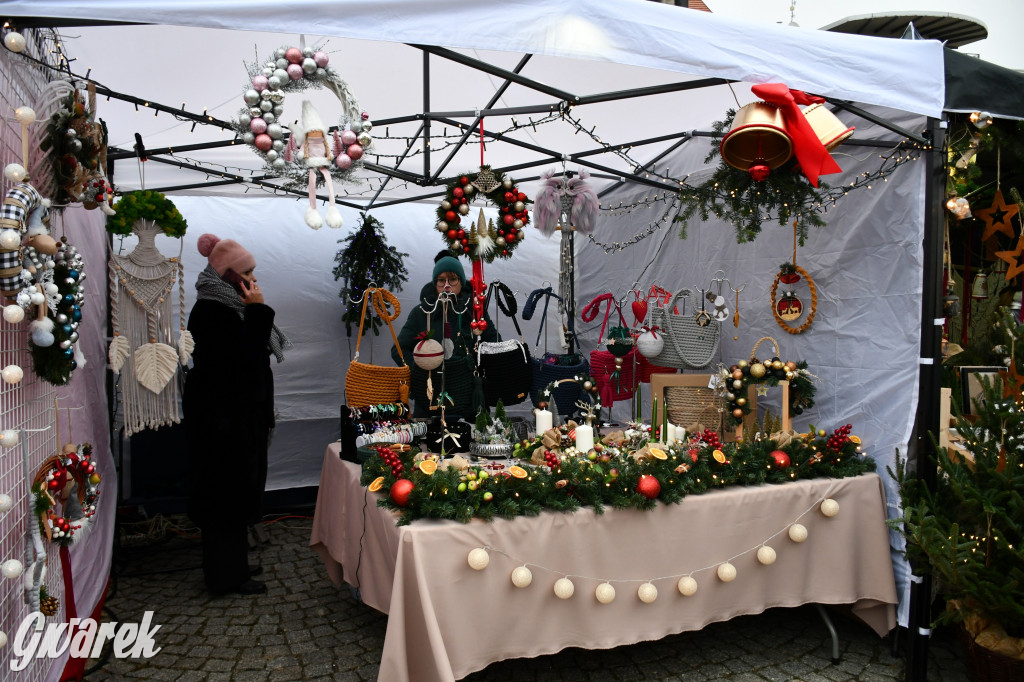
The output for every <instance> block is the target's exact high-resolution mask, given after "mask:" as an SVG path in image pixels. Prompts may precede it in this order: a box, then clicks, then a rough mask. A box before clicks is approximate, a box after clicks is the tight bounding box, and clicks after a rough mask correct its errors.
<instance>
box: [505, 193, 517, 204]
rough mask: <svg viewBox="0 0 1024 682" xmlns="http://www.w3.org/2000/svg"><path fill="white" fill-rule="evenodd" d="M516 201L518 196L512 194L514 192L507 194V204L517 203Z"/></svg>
mask: <svg viewBox="0 0 1024 682" xmlns="http://www.w3.org/2000/svg"><path fill="white" fill-rule="evenodd" d="M515 199H516V195H514V194H512V192H505V202H506V203H509V204H511V203H512V202H513V201H515Z"/></svg>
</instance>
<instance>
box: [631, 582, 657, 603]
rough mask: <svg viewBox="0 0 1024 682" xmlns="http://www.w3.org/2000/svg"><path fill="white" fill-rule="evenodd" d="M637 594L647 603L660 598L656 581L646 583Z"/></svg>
mask: <svg viewBox="0 0 1024 682" xmlns="http://www.w3.org/2000/svg"><path fill="white" fill-rule="evenodd" d="M636 596H637V597H639V598H640V601H642V602H643V603H645V604H653V603H654V602H655V601H656V600H657V599H658V588H657V587H655V586H654V583H650V582H647V583H644V584H643V585H641V586H640V589H638V590H637V591H636Z"/></svg>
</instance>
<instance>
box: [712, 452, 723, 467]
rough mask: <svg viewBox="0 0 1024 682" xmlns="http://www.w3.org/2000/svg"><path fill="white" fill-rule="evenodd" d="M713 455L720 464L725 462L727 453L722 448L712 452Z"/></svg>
mask: <svg viewBox="0 0 1024 682" xmlns="http://www.w3.org/2000/svg"><path fill="white" fill-rule="evenodd" d="M711 456H712V457H714V458H715V461H716V462H718V463H719V464H725V453H724V452H722V451H721V450H715V451H714V452H712V453H711Z"/></svg>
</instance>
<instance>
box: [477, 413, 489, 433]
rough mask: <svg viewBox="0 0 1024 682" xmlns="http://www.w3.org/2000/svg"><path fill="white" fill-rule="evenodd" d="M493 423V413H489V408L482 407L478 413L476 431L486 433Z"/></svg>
mask: <svg viewBox="0 0 1024 682" xmlns="http://www.w3.org/2000/svg"><path fill="white" fill-rule="evenodd" d="M490 425H491V415H490V414H488V413H487V409H486V408H484V407H481V408H480V411H479V412H477V413H476V432H477V433H484V432H486V431H487V427H488V426H490Z"/></svg>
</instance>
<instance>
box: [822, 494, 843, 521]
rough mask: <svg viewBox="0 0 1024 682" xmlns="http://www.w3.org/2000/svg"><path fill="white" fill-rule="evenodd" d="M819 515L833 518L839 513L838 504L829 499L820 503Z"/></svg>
mask: <svg viewBox="0 0 1024 682" xmlns="http://www.w3.org/2000/svg"><path fill="white" fill-rule="evenodd" d="M821 513H822V514H824V515H825V516H829V517H831V516H835V515H836V514H838V513H839V503H838V502H836V501H835V500H833V499H832V498H831V497H829V498H826V499H824V500H822V501H821Z"/></svg>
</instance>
